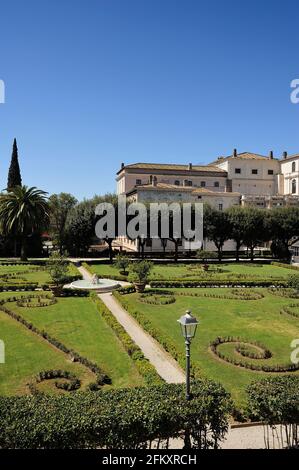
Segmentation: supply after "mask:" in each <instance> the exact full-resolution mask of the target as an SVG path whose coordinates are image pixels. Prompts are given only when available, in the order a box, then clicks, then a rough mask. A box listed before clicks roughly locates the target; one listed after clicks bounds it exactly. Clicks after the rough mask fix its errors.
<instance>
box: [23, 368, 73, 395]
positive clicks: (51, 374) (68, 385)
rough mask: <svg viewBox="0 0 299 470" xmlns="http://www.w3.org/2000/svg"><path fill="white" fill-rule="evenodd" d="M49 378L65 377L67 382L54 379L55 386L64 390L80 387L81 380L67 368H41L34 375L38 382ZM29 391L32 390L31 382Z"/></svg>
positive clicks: (68, 390) (69, 390)
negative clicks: (41, 369)
mask: <svg viewBox="0 0 299 470" xmlns="http://www.w3.org/2000/svg"><path fill="white" fill-rule="evenodd" d="M51 379H67V380H68V382H65V381H63V382H58V380H56V381H55V387H56V388H58V389H61V390H65V391H67V392H71V391H73V390H78V388H80V387H81V381H80V380H79V379H78V378H77V377H76V376H75V375H74V374H72V373H71V372H69V371H67V370H60V369H58V370H55V369H50V370H43V371H41V372H40V373H39V374H38V375H37V377H36V382H37V383H40V382H43V381H45V380H51ZM31 391H32V384H31Z"/></svg>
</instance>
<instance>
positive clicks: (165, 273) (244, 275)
mask: <svg viewBox="0 0 299 470" xmlns="http://www.w3.org/2000/svg"><path fill="white" fill-rule="evenodd" d="M90 270H91V271H92V272H95V273H97V274H98V275H100V276H118V275H119V274H120V273H119V270H118V269H117V268H116V267H115V265H110V264H105V263H103V264H90ZM294 273H296V271H294V270H291V269H288V268H283V267H280V266H272V265H270V264H251V263H227V264H225V263H222V264H211V265H210V268H209V271H208V272H204V271H203V269H202V264H200V263H192V264H191V263H190V264H175V263H165V264H156V265H155V266H154V268H153V270H152V272H151V275H150V279H152V280H153V279H155V280H159V279H161V280H162V279H163V280H166V279H167V280H174V279H240V278H241V279H271V278H272V279H286V278H287V277H288V276H290V275H292V274H294ZM298 273H299V271H298Z"/></svg>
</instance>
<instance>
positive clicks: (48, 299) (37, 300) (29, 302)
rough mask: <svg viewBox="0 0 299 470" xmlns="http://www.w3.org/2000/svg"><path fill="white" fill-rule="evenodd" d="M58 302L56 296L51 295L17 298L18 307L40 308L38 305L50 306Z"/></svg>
mask: <svg viewBox="0 0 299 470" xmlns="http://www.w3.org/2000/svg"><path fill="white" fill-rule="evenodd" d="M56 303H57V300H56V298H55V297H53V296H50V295H46V294H43V295H29V296H26V297H22V298H20V299H18V300H17V306H18V307H24V308H25V307H26V308H38V307H49V306H50V305H54V304H56Z"/></svg>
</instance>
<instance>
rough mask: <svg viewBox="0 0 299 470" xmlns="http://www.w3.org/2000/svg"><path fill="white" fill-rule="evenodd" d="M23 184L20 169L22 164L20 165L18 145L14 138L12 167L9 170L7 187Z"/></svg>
mask: <svg viewBox="0 0 299 470" xmlns="http://www.w3.org/2000/svg"><path fill="white" fill-rule="evenodd" d="M21 185H22V178H21V171H20V165H19V157H18V146H17V141H16V139H14V141H13V148H12V155H11V162H10V167H9V171H8V180H7V188H8V189H11V188H14V187H15V186H21Z"/></svg>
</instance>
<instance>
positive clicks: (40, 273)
mask: <svg viewBox="0 0 299 470" xmlns="http://www.w3.org/2000/svg"><path fill="white" fill-rule="evenodd" d="M41 268H42V269H41ZM5 274H15V279H10V278H7V281H6V280H3V279H1V275H5ZM69 274H70V275H76V274H78V270H77V269H76V267H75V266H74V265H73V264H70V265H69ZM24 280H25V281H28V282H32V283H38V284H39V285H42V284H48V283H51V277H50V275H49V273H48V271H47V269H46V267H43V266H42V267H41V266H38V265H34V264H30V265H29V264H28V265H11V266H7V265H1V264H0V283H1V284H3V283H7V284H14V283H17V284H22V281H24Z"/></svg>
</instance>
